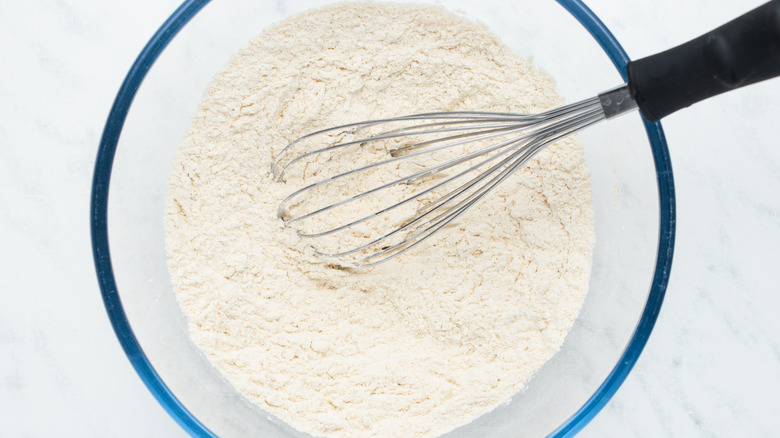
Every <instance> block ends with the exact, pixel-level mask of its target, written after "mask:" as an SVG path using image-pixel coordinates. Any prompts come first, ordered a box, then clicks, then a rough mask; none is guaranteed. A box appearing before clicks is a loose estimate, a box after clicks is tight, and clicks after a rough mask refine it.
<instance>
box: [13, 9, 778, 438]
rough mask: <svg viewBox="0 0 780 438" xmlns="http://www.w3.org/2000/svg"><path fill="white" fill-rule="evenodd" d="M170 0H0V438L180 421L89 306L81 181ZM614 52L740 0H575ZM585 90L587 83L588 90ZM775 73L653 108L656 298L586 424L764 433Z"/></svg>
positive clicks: (140, 429) (772, 413) (653, 43)
mask: <svg viewBox="0 0 780 438" xmlns="http://www.w3.org/2000/svg"><path fill="white" fill-rule="evenodd" d="M176 3H177V2H176V1H175V0H165V1H159V0H158V1H152V0H144V1H136V2H117V1H114V2H101V1H98V0H79V1H68V2H65V1H61V0H59V1H57V0H34V1H29V2H13V3H12V2H3V3H2V5H0V59H2V67H0V303H1V304H0V419H2V421H0V436H9V437H16V436H28V437H38V436H52V435H62V434H64V435H68V436H75V435H79V436H183V435H184V433H183V432H182V431H181V430H180V429H179V428H178V426H177V425H176V424H175V423H174V421H173V420H172V419H170V418H169V417H168V416H167V414H166V413H165V412H164V411H163V409H162V408H161V407H160V406H159V405H158V404H157V402H156V401H155V400H154V398H153V397H152V396H151V395H150V393H149V392H148V391H147V390H146V388H145V387H144V386H143V384H142V383H141V381H140V379H139V378H138V377H137V376H136V374H135V372H134V371H133V369H132V368H131V366H130V364H129V362H128V361H127V359H126V358H125V356H124V353H123V352H122V350H121V348H120V347H119V344H118V342H117V340H116V339H115V336H114V334H113V331H112V330H111V327H110V324H109V321H108V318H107V316H106V314H105V311H104V310H103V304H102V301H101V299H100V293H99V290H98V286H97V282H96V279H95V274H94V270H93V266H92V258H91V252H90V241H89V217H88V209H89V188H90V180H91V172H92V165H93V162H94V158H95V152H96V149H97V144H98V139H99V136H100V133H101V130H102V127H103V123H104V122H105V119H106V115H107V112H108V109H109V107H110V105H111V102H112V99H113V97H114V95H115V93H116V90H117V89H118V87H119V84H120V83H121V80H122V79H123V77H124V75H125V73H126V71H127V69H128V67H129V66H130V64H131V63H132V61H133V59H134V58H135V56H136V55H137V53H138V52H139V50H140V48H141V47H142V46H143V44H144V43H145V42H146V40H147V39H148V38H149V36H150V35H151V34H152V33H153V32H154V31H155V29H156V28H157V27H158V26H159V25H160V24H161V23H162V21H163V20H164V19H165V18H166V17H167V15H168V14H169V13H170V12H171V11H172V10H173V9H174V8H175V6H176ZM588 3H589V4H590V5H591V7H592V9H593V10H594V11H595V12H596V13H597V14H598V15H600V16H601V17H602V19H603V21H604V22H605V23H606V24H607V25H608V26H609V27H610V28H611V29H612V30H613V32H614V33H615V35H616V36H617V37H618V39H619V40H620V41H621V42H622V43H623V45H624V47H625V48H626V50H627V51H628V53H629V54H630V55H632V56H635V57H636V56H641V55H644V54H650V53H653V52H655V51H658V50H661V49H664V48H667V47H670V46H672V45H674V44H676V43H679V42H682V41H684V40H687V39H689V38H691V37H694V36H696V35H698V34H700V33H702V32H704V31H706V30H708V29H710V28H711V27H714V26H716V25H717V24H719V23H721V22H723V21H726V20H728V19H729V18H731V17H733V16H736V15H737V14H739V13H741V12H744V11H746V10H748V9H750V8H751V7H753V6H755V5H757V4H758V3H759V2H758V1H755V0H740V1H733V0H717V1H715V0H710V1H706V0H689V1H686V2H678V1H675V0H657V1H652V2H651V1H647V0H631V1H623V2H613V1H611V0H592V1H590V2H588ZM594 91H596V90H594ZM778 120H780V79H778V80H774V81H771V82H767V83H763V84H760V85H756V86H753V87H750V88H748V89H746V90H743V91H742V92H739V93H733V94H730V95H724V96H721V97H718V98H716V99H713V100H711V101H709V102H705V103H702V104H700V105H698V107H696V108H695V110H689V111H685V112H681V113H678V114H675V115H672V116H670V117H668V118H667V119H666V120H665V122H664V127H665V129H666V134H667V137H668V140H669V143H670V144H671V146H672V150H671V156H672V162H673V166H674V170H675V177H676V184H677V196H678V198H677V199H678V215H677V219H678V228H677V246H676V251H675V260H674V266H673V271H672V278H671V281H670V284H669V289H668V293H667V298H666V302H665V303H664V307H663V309H662V312H661V315H660V317H659V319H658V324H657V326H656V329H655V331H654V333H653V334H652V336H651V338H650V341H649V343H648V345H647V348H646V349H645V352H644V353H643V355H642V357H641V359H640V360H639V363H638V364H637V366H636V368H635V369H634V371H633V372H632V374H631V375H630V376H629V377H628V379H627V381H626V382H625V384H624V385H623V387H622V388H621V389H620V390H619V391H618V393H617V395H616V396H615V397H614V399H613V400H612V401H611V402H610V403H609V404H608V405H607V407H606V408H605V409H604V411H603V412H602V413H601V414H600V415H599V416H598V417H597V418H596V419H595V420H594V421H593V422H592V423H591V424H590V425H588V426H587V427H586V428H585V430H584V431H583V433H582V436H589V437H625V436H636V437H662V436H777V433H778V432H777V430H778V429H780V419H778V416H777V412H778V409H780V318H777V317H776V314H777V312H778V311H780V286H778V285H780V269H779V268H778V261H779V260H780V194H778V193H779V192H780V147H778V143H779V142H778V140H777V137H778V136H780V127H779V126H780V125H778V123H777V121H778Z"/></svg>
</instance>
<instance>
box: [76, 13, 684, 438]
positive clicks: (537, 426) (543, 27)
mask: <svg viewBox="0 0 780 438" xmlns="http://www.w3.org/2000/svg"><path fill="white" fill-rule="evenodd" d="M417 2H419V3H426V2H425V1H417ZM207 3H208V2H207V1H206V0H188V1H185V2H184V4H182V6H181V7H179V8H178V9H177V10H176V11H175V12H174V13H173V15H171V17H170V18H169V19H168V20H167V21H166V22H165V23H164V24H163V25H162V27H161V28H160V30H159V31H158V32H157V33H156V34H155V35H154V36H153V37H152V39H151V40H150V41H149V43H148V44H147V45H146V47H145V48H144V49H143V51H142V52H141V54H140V55H139V57H138V59H137V60H136V61H135V63H134V64H133V66H132V68H131V69H130V71H129V73H128V75H127V77H126V79H125V81H124V83H123V84H122V87H121V89H120V90H119V93H118V94H117V97H116V100H115V102H114V105H113V107H112V109H111V112H110V114H109V117H108V121H107V123H106V127H105V131H104V133H103V137H102V140H101V143H100V149H99V152H98V157H97V162H96V164H95V173H94V180H93V186H92V205H91V228H92V245H93V252H94V259H95V265H96V270H97V275H98V279H99V283H100V287H101V291H102V294H103V299H104V301H105V306H106V310H107V311H108V314H109V316H110V319H111V322H112V324H113V327H114V330H115V331H116V334H117V336H118V338H119V341H120V342H121V344H122V346H123V348H124V350H125V352H126V353H127V356H128V358H129V359H130V361H131V363H132V364H133V366H134V367H135V369H136V371H137V372H138V374H139V375H140V376H141V379H142V380H143V381H144V383H145V384H146V385H147V387H148V388H149V390H150V391H151V392H152V394H154V396H155V397H156V398H157V400H158V401H159V402H160V404H161V405H162V406H163V407H164V408H165V409H166V410H167V411H168V412H169V413H170V415H171V416H172V417H173V418H174V419H175V420H176V421H177V422H178V423H179V424H180V425H181V426H182V427H183V428H184V429H185V430H186V431H187V432H189V433H190V434H192V435H195V436H213V435H218V436H223V437H231V436H249V435H252V436H279V437H292V436H303V434H300V433H298V432H297V431H295V430H294V429H293V428H291V427H290V426H288V425H287V424H285V423H283V422H282V421H280V420H278V419H276V418H275V417H273V416H271V415H269V414H268V413H266V412H265V411H263V410H261V409H260V408H259V407H257V406H256V405H254V404H252V403H250V402H249V401H248V400H246V399H245V398H243V397H242V396H241V395H240V394H239V393H238V392H237V391H236V390H235V389H234V388H233V387H232V386H231V385H230V384H229V383H228V382H227V380H226V379H224V378H223V377H221V375H220V374H219V373H218V372H217V371H216V369H214V368H213V367H212V366H211V365H210V363H209V362H208V361H207V359H206V358H205V356H204V355H203V354H201V353H200V351H199V350H198V349H197V348H196V347H195V345H194V344H193V343H192V341H191V340H190V338H189V334H188V331H187V326H186V322H185V319H184V316H183V314H182V312H181V311H180V309H179V307H178V304H177V302H176V299H175V296H174V294H173V291H172V288H171V284H170V278H169V276H168V270H167V265H166V254H165V244H164V241H165V239H164V237H165V236H164V230H163V217H164V204H165V197H166V189H167V182H168V174H169V171H170V168H171V164H172V160H173V156H174V152H175V151H176V149H177V148H178V146H179V142H180V140H181V139H182V138H183V136H184V134H185V131H186V129H187V128H188V126H189V124H190V119H191V117H192V115H193V114H194V113H195V109H196V108H197V105H198V103H199V102H200V99H201V96H202V93H203V91H204V90H205V88H206V85H207V84H208V82H209V80H210V79H211V78H212V77H213V75H214V74H216V73H217V72H218V71H220V70H221V69H222V67H223V66H224V64H225V63H226V62H227V60H228V59H229V57H230V56H231V55H232V54H234V53H235V52H236V51H238V50H239V49H240V48H241V47H242V46H244V45H245V44H247V43H248V41H249V40H250V39H251V38H253V37H254V36H255V35H256V34H258V33H259V32H260V31H261V30H262V29H263V28H264V27H266V26H267V25H269V24H271V23H274V22H277V21H279V20H281V19H283V18H284V17H286V16H289V15H290V14H294V13H297V12H300V11H303V10H306V9H309V8H312V7H317V6H320V5H321V4H324V3H327V2H317V1H293V0H290V1H286V2H271V1H268V2H257V1H255V2H253V1H244V0H231V1H222V2H215V3H214V4H210V5H206V4H207ZM446 6H447V8H448V9H450V10H453V11H456V12H458V13H462V14H465V15H466V16H468V17H471V18H473V19H476V20H479V21H482V22H483V23H485V24H486V25H487V26H488V27H489V28H490V29H492V30H493V31H494V32H495V33H496V34H498V36H499V37H500V38H501V39H502V40H503V41H504V42H505V43H506V44H507V45H509V46H510V47H511V48H512V49H514V50H515V51H516V52H518V53H520V54H521V55H524V56H530V57H532V58H533V59H534V61H535V63H536V64H537V65H539V66H541V67H542V68H544V69H545V70H547V71H548V72H549V73H550V74H551V75H552V76H553V77H554V78H555V80H556V82H557V86H558V89H559V91H560V92H561V93H562V95H563V96H564V98H565V99H566V101H567V102H574V101H577V100H580V99H583V98H587V97H591V96H594V95H595V94H597V93H599V92H601V91H604V90H607V89H610V88H612V87H614V86H617V85H620V84H621V83H623V81H624V79H625V65H626V63H627V61H628V56H627V55H626V53H625V52H624V51H623V49H622V48H621V47H620V45H619V44H618V42H617V41H616V40H615V38H614V37H613V36H612V34H611V33H610V32H609V30H608V29H607V28H606V27H605V26H604V25H603V24H602V23H601V21H599V19H598V18H597V17H596V16H595V15H594V14H593V13H592V12H591V11H590V10H589V9H588V8H587V7H586V6H585V5H584V4H583V3H582V2H581V1H579V0H559V2H557V3H556V2H554V1H547V2H540V1H531V0H527V1H494V0H483V1H480V2H469V1H466V0H458V1H449V2H447V4H446ZM120 134H121V136H120ZM580 138H581V141H582V144H583V147H584V149H585V157H586V160H587V163H588V165H589V167H590V169H591V173H592V179H593V195H594V209H595V227H596V246H595V250H594V259H593V268H592V274H591V281H590V290H589V293H588V296H587V298H586V301H585V303H584V305H583V308H582V311H581V314H580V316H579V318H578V319H577V321H576V323H575V324H574V326H573V328H572V330H571V331H570V333H569V334H568V336H567V338H566V341H565V342H564V344H563V346H562V348H561V350H560V352H558V353H557V354H556V355H555V356H554V357H553V358H552V359H551V360H550V361H549V362H548V363H547V364H545V365H544V367H542V369H541V370H539V371H538V372H537V373H536V375H535V376H534V377H533V379H532V380H531V381H530V382H529V383H528V384H527V385H526V388H525V389H524V390H523V391H521V392H520V393H518V394H516V395H515V396H514V397H512V399H511V400H510V401H508V402H507V403H504V404H502V405H501V406H499V407H498V408H496V409H495V410H493V411H491V412H489V413H487V414H485V415H483V416H481V417H480V418H478V419H476V420H475V421H473V422H471V423H469V424H467V425H465V426H462V427H460V428H458V429H456V430H454V431H452V432H451V433H448V434H446V436H448V437H473V436H486V435H490V436H512V437H518V436H544V435H552V436H569V435H573V434H575V433H576V432H577V431H579V430H580V429H582V428H583V427H584V426H585V425H586V424H587V423H588V421H589V420H590V419H592V418H593V417H594V416H595V415H596V414H597V413H598V412H599V410H600V409H601V408H602V407H603V406H604V404H606V403H607V401H608V400H609V399H610V397H611V396H612V395H613V394H614V393H615V391H616V390H617V389H618V387H619V386H620V384H621V383H622V382H623V381H624V380H625V378H626V376H627V375H628V373H629V372H630V370H631V368H632V367H633V365H634V363H635V362H636V360H637V358H638V357H639V354H640V352H641V351H642V348H643V347H644V345H645V343H646V342H647V338H648V336H649V335H650V332H651V331H652V328H653V324H654V323H655V320H656V317H657V315H658V312H659V310H660V307H661V303H662V301H663V296H664V291H665V288H666V283H667V281H668V278H669V270H670V266H671V260H672V248H673V242H674V187H673V181H672V170H671V165H670V162H669V155H668V151H667V147H666V142H665V140H664V136H663V131H662V129H661V125H660V124H659V123H647V122H644V121H643V120H642V119H641V117H640V116H639V115H638V113H634V114H630V115H626V116H623V117H620V118H617V119H614V120H610V121H609V122H605V123H602V124H600V125H598V126H595V127H593V128H590V129H589V130H587V131H585V132H583V133H582V134H581V136H580ZM109 183H110V184H109ZM109 248H110V250H109Z"/></svg>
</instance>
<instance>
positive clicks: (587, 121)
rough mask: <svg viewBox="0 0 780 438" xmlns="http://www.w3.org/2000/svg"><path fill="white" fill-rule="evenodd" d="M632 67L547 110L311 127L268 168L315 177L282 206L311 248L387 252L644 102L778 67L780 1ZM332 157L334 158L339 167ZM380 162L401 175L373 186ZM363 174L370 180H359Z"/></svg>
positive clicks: (692, 94)
mask: <svg viewBox="0 0 780 438" xmlns="http://www.w3.org/2000/svg"><path fill="white" fill-rule="evenodd" d="M626 68H627V75H628V82H627V83H626V84H624V85H622V86H620V87H618V88H615V89H614V90H610V91H607V92H604V93H601V94H599V95H598V96H597V97H593V98H590V99H586V100H583V101H581V102H577V103H574V104H570V105H566V106H563V107H561V108H558V109H554V110H551V111H547V112H543V113H540V114H535V115H530V114H511V113H488V112H443V113H426V114H415V115H409V116H403V117H393V118H386V119H380V120H370V121H364V122H357V123H351V124H347V125H342V126H337V127H332V128H328V129H323V130H320V131H317V132H314V133H311V134H308V135H305V136H303V137H301V138H299V139H297V140H295V141H293V142H292V143H290V144H289V145H288V146H287V147H285V148H284V149H283V150H282V151H281V152H280V154H279V155H278V156H277V157H276V160H275V161H274V163H273V165H272V168H271V171H272V173H273V175H274V177H275V178H276V179H277V180H278V181H285V180H286V179H287V177H288V176H289V174H290V173H291V172H295V171H298V172H299V173H301V174H302V175H307V177H309V178H311V177H314V178H318V179H317V181H316V182H314V183H311V184H308V185H305V186H304V187H301V188H298V189H297V190H295V191H293V192H292V193H291V194H290V195H289V196H288V197H286V198H285V199H284V200H283V201H282V202H281V203H280V205H279V207H278V210H277V215H278V216H279V217H280V218H281V219H283V220H284V222H285V224H287V225H289V226H293V225H296V226H297V228H298V233H299V235H301V236H302V237H305V238H307V239H312V241H313V242H316V243H313V244H312V246H313V247H314V250H315V251H316V252H317V253H318V254H320V255H322V256H326V257H332V258H335V259H338V260H339V261H340V262H341V263H342V264H344V265H346V266H358V267H369V266H373V265H377V264H379V263H382V262H385V261H387V260H390V259H392V258H394V257H397V256H399V255H401V254H403V253H404V252H406V251H408V250H410V249H412V248H414V247H415V246H417V245H419V244H421V243H422V242H424V241H425V240H427V239H429V238H430V237H431V236H433V235H434V234H436V233H437V232H438V231H440V230H441V229H442V228H444V227H446V226H448V225H450V224H451V223H452V222H453V221H454V220H455V219H457V218H458V217H459V216H461V215H462V214H463V213H464V212H466V211H467V210H468V209H470V208H471V207H473V206H474V205H475V204H476V203H478V202H479V201H480V200H482V199H483V198H484V197H485V196H486V195H487V194H488V193H490V192H491V191H492V190H493V189H495V188H496V187H497V186H498V185H499V184H501V183H502V182H503V181H504V180H506V179H507V178H508V177H509V176H511V175H512V174H513V173H514V172H516V171H517V170H518V169H519V168H520V167H521V166H523V165H524V164H525V163H527V162H528V161H529V160H531V159H532V158H533V157H534V156H535V155H536V154H537V153H538V152H539V151H541V150H542V149H543V148H544V147H545V146H547V145H549V144H551V143H554V142H556V141H558V140H561V139H563V138H565V137H568V136H570V135H572V134H574V133H575V132H577V131H580V130H582V129H584V128H587V127H589V126H591V125H593V124H596V123H598V122H600V121H602V120H607V119H611V118H613V117H616V116H618V115H621V114H624V113H626V112H629V111H632V110H634V109H635V108H639V110H640V111H641V113H642V115H643V116H644V117H645V119H647V120H648V121H656V120H659V119H661V118H662V117H664V116H666V115H668V114H671V113H673V112H675V111H677V110H679V109H682V108H685V107H687V106H689V105H691V104H693V103H696V102H699V101H701V100H704V99H707V98H709V97H712V96H715V95H717V94H720V93H723V92H725V91H729V90H732V89H736V88H739V87H742V86H745V85H748V84H752V83H755V82H759V81H762V80H764V79H768V78H771V77H775V76H778V75H780V0H774V1H771V2H769V3H766V4H764V5H763V6H760V7H758V8H756V9H754V10H752V11H750V12H748V13H746V14H745V15H742V16H741V17H739V18H737V19H735V20H733V21H731V22H729V23H727V24H725V25H723V26H721V27H719V28H717V29H715V30H713V31H711V32H709V33H707V34H704V35H702V36H701V37H699V38H696V39H694V40H692V41H689V42H687V43H685V44H683V45H680V46H677V47H675V48H673V49H670V50H667V51H665V52H661V53H659V54H656V55H652V56H649V57H647V58H643V59H640V60H638V61H633V62H630V63H628V65H627V67H626ZM373 131H378V132H373ZM333 137H336V139H335V140H331V141H325V142H322V143H320V140H321V139H331V138H333ZM345 137H346V140H345ZM312 145H314V146H312ZM307 146H308V147H307ZM301 148H303V149H304V150H303V151H298V149H301ZM356 151H363V152H370V153H365V154H363V156H361V157H360V158H373V157H375V159H374V160H373V161H364V162H360V164H359V165H357V167H355V168H353V169H349V170H344V169H342V168H340V167H339V166H340V165H341V164H342V162H343V161H344V160H345V158H344V157H345V156H346V157H348V158H354V157H351V156H350V154H354V153H355V152H356ZM420 158H426V159H427V161H425V163H426V164H425V165H423V166H420V165H418V164H415V163H416V162H417V161H418V160H419V159H420ZM346 161H348V162H349V163H351V162H352V160H349V159H347V160H346ZM358 161H360V160H358ZM312 163H318V164H316V165H313V164H312ZM329 165H331V166H332V167H335V169H330V170H331V172H330V173H329V172H328V166H329ZM310 166H312V167H313V168H310ZM380 167H384V168H386V169H391V170H395V171H396V174H394V175H393V176H392V177H390V178H389V180H381V181H378V182H375V183H373V184H369V180H370V179H371V176H372V175H370V173H371V172H372V171H376V170H377V169H378V168H380ZM391 174H392V172H391ZM365 184H369V185H370V187H369V188H367V189H366V188H363V189H362V190H358V189H352V187H355V186H357V187H362V186H363V185H365ZM334 187H338V188H339V189H340V190H342V191H343V190H344V189H345V187H346V190H354V191H355V193H354V194H350V195H347V196H344V197H343V198H342V199H340V200H339V201H337V202H335V203H329V204H326V205H317V203H316V200H317V199H319V198H320V196H318V193H320V194H321V193H322V191H323V190H324V191H330V190H332V189H333V188H334ZM369 201H370V202H369ZM356 206H358V207H360V208H358V207H356ZM361 208H362V210H361ZM366 209H367V210H366ZM399 212H402V213H399ZM393 214H396V216H392V215H393ZM328 215H330V217H329V219H330V221H327V220H325V221H321V223H324V224H325V227H324V229H312V227H311V226H307V225H306V224H307V222H316V221H317V220H319V219H323V217H325V216H328ZM343 217H348V219H346V220H344V219H342V218H343ZM315 228H316V227H315ZM344 233H349V236H348V237H347V236H346V235H345V234H344ZM325 240H328V242H327V244H322V243H323V242H325Z"/></svg>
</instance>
